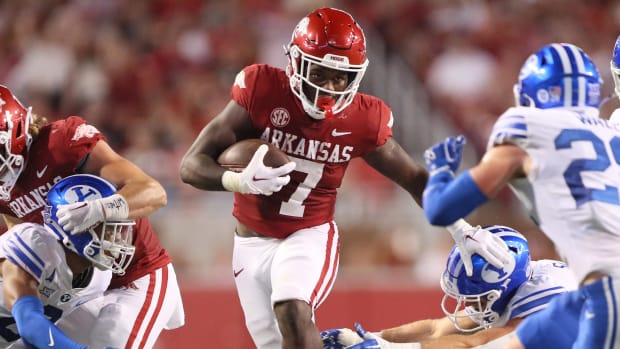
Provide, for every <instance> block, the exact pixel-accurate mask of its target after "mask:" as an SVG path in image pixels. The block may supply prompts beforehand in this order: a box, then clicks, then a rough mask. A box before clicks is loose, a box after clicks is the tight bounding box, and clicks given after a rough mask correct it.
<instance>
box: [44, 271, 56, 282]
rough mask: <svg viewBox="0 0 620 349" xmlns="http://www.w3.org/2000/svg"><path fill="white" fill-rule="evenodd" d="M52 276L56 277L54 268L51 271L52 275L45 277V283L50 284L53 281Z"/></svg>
mask: <svg viewBox="0 0 620 349" xmlns="http://www.w3.org/2000/svg"><path fill="white" fill-rule="evenodd" d="M54 275H56V268H54V270H53V271H52V273H51V274H50V276H48V277H46V278H45V280H46V281H47V282H52V281H53V280H54Z"/></svg>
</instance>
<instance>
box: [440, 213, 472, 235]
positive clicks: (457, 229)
mask: <svg viewBox="0 0 620 349" xmlns="http://www.w3.org/2000/svg"><path fill="white" fill-rule="evenodd" d="M472 228H473V227H472V226H471V224H469V223H467V221H466V220H464V219H463V218H459V219H458V220H457V221H456V222H454V223H452V224H450V225H448V226H447V227H446V229H448V231H449V232H450V235H452V238H455V237H454V235H456V234H457V233H462V232H463V231H465V230H470V229H472Z"/></svg>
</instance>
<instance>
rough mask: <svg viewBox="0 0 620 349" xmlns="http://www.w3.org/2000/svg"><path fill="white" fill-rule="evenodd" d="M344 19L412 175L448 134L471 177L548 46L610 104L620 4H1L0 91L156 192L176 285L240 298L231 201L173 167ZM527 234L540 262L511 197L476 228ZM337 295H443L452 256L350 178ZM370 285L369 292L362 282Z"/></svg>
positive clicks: (434, 232) (390, 194)
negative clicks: (330, 20)
mask: <svg viewBox="0 0 620 349" xmlns="http://www.w3.org/2000/svg"><path fill="white" fill-rule="evenodd" d="M322 6H333V7H338V8H341V9H344V10H347V11H349V12H350V13H351V14H352V15H353V16H354V17H355V18H356V19H357V20H358V21H359V22H360V23H361V25H362V27H363V28H364V30H365V33H366V36H367V45H368V56H369V59H370V66H369V68H368V72H367V75H366V77H365V80H364V82H363V85H362V88H361V91H362V92H366V93H370V94H374V95H376V96H379V97H381V98H383V99H384V100H385V101H386V102H388V104H390V105H391V106H392V108H393V110H394V115H395V118H396V122H395V138H396V139H397V140H398V141H399V142H400V143H401V144H402V145H403V146H404V148H405V149H406V150H407V151H408V152H409V153H410V154H411V155H412V156H413V157H414V158H415V159H416V160H418V161H423V160H422V153H423V151H424V149H426V147H428V146H430V145H431V144H433V143H434V142H436V141H439V140H441V139H443V138H444V137H445V136H448V135H452V134H458V133H463V134H465V135H466V136H467V138H468V145H467V150H466V159H465V163H464V164H463V167H468V166H470V165H472V164H474V163H475V162H477V160H478V159H479V157H480V155H481V154H482V152H483V150H484V148H485V146H486V139H487V137H488V134H489V132H490V128H491V127H492V125H493V123H494V121H495V119H496V118H497V117H498V116H499V114H501V112H502V111H503V110H505V109H506V108H507V107H509V106H511V105H513V103H514V101H513V94H512V86H513V84H514V83H515V81H516V79H517V75H518V72H519V68H520V66H521V65H522V63H523V62H524V60H525V59H526V57H527V55H528V54H530V53H531V52H533V51H536V50H537V49H538V48H540V47H541V46H542V45H544V44H547V43H550V42H570V43H574V44H576V45H578V46H580V47H582V48H583V49H584V50H585V51H586V52H587V53H588V54H589V55H590V56H591V57H592V58H593V59H594V61H595V62H596V63H597V64H598V67H599V69H600V71H601V73H602V76H603V77H604V80H605V88H604V91H603V92H604V94H605V95H608V94H610V93H611V91H612V87H611V86H612V80H611V77H610V74H609V60H610V57H611V53H612V48H613V44H614V42H615V39H616V37H617V36H618V34H619V33H620V2H618V1H611V0H609V1H605V0H589V1H579V0H506V1H493V0H488V1H484V0H461V1H457V0H381V1H377V0H356V1H313V0H280V1H276V0H207V1H200V0H152V1H148V0H20V1H13V0H3V1H0V82H1V83H2V84H6V85H7V86H9V87H10V88H11V89H12V90H13V91H14V92H15V93H16V95H17V96H18V98H20V99H21V101H22V102H23V103H24V104H25V105H27V106H32V107H33V110H34V112H35V113H37V114H41V115H44V116H46V117H47V118H48V119H50V120H55V119H58V118H64V117H66V116H69V115H79V116H82V117H84V118H85V119H86V120H88V121H89V122H90V123H92V124H94V125H95V126H97V127H98V128H99V129H100V130H101V131H102V132H103V133H104V134H105V135H106V136H107V139H108V141H109V142H110V144H111V145H112V146H113V147H114V148H115V149H116V150H118V151H119V152H120V153H121V154H123V155H124V156H126V157H127V158H129V159H130V160H132V161H134V162H136V163H137V164H138V165H139V166H141V167H142V168H143V169H144V170H145V171H146V172H147V173H149V174H150V175H152V176H154V177H155V178H157V179H158V180H160V181H161V182H162V184H163V185H164V186H165V188H166V189H167V191H168V196H169V204H168V206H167V207H165V208H164V209H162V210H161V211H160V212H158V213H157V214H155V215H154V216H153V222H154V224H155V225H156V230H157V232H158V234H159V237H160V239H161V240H162V243H163V244H164V246H165V247H166V248H167V249H168V250H169V252H170V253H171V254H172V256H173V258H174V261H175V266H176V268H177V273H178V275H179V277H180V279H181V283H182V285H184V286H186V287H190V286H188V285H197V286H200V285H209V286H213V285H219V284H222V285H231V284H232V276H231V272H230V259H231V257H230V256H231V252H232V233H233V227H234V223H233V222H234V220H233V217H232V216H231V215H230V211H231V207H232V206H231V205H232V195H231V194H230V193H216V192H202V191H198V190H195V189H192V188H190V187H189V186H186V185H184V184H182V183H181V181H180V179H179V176H178V166H179V162H180V159H181V157H182V155H183V154H184V153H185V151H186V150H187V148H188V147H189V145H190V144H191V142H192V141H193V139H194V138H195V136H196V135H197V134H198V132H199V131H200V130H201V128H202V127H203V126H204V125H205V124H206V123H207V122H209V120H210V119H211V118H213V117H214V116H215V115H216V114H217V113H218V112H219V111H220V109H221V108H222V107H223V106H224V105H225V104H226V103H227V101H228V100H229V98H230V86H231V84H232V83H233V80H234V76H235V74H236V73H237V72H238V71H239V70H240V69H242V68H243V67H244V66H246V65H249V64H252V63H269V64H272V65H275V66H278V67H284V66H285V64H286V63H287V59H286V57H285V55H284V50H283V45H286V44H287V43H288V41H289V40H290V35H291V33H292V30H293V28H294V26H295V24H296V23H297V21H298V20H299V19H300V18H302V17H303V16H304V15H306V14H307V13H308V12H310V11H311V10H312V9H314V8H317V7H322ZM468 218H469V220H470V222H472V223H474V224H506V225H511V226H514V227H516V228H517V229H519V230H521V231H522V232H523V233H524V234H525V235H526V236H527V237H528V238H529V239H530V243H531V244H532V249H533V256H534V258H543V257H551V256H553V248H552V246H551V245H550V244H549V243H548V242H547V241H546V240H545V239H544V238H543V237H542V236H541V234H540V232H539V231H538V230H537V229H536V227H534V226H533V224H532V223H531V222H530V221H529V219H528V218H527V217H526V216H525V215H524V213H523V212H522V210H521V209H520V206H519V203H518V202H516V201H515V199H514V197H513V196H512V194H511V193H510V192H503V193H502V194H501V195H500V197H498V198H497V199H495V200H493V201H492V202H490V203H488V204H486V205H485V206H484V207H483V208H482V209H481V210H480V211H478V212H476V213H475V214H473V215H472V216H471V217H468ZM337 222H338V223H339V226H340V230H341V236H342V245H341V279H340V280H339V281H337V282H336V287H339V285H342V283H345V282H350V283H355V282H357V281H359V283H361V284H365V285H367V284H372V283H374V284H381V278H389V280H390V282H391V284H394V283H398V282H403V283H413V284H415V285H420V286H429V287H436V286H437V284H438V279H439V275H440V273H441V271H442V269H443V266H444V263H445V257H446V255H447V253H448V251H449V249H450V247H451V246H452V240H451V239H450V237H449V234H448V233H447V232H446V231H444V230H443V229H439V228H435V227H431V226H430V225H428V223H426V221H425V220H424V216H423V213H422V211H421V209H420V208H419V207H417V206H416V204H415V203H414V201H413V200H412V199H411V198H410V197H409V196H408V194H406V193H405V192H404V190H402V189H400V188H398V187H396V186H395V185H393V184H391V183H390V182H389V181H386V180H385V179H383V178H382V177H381V176H380V175H378V174H376V173H375V172H374V171H372V170H370V169H369V168H368V167H367V166H366V165H365V164H364V163H362V162H359V161H356V162H354V163H353V164H352V165H351V168H350V171H349V173H348V175H347V178H346V179H345V183H344V185H343V187H342V188H341V190H340V194H339V202H338V208H337ZM368 275H373V278H372V279H369V278H368V277H367V276H368Z"/></svg>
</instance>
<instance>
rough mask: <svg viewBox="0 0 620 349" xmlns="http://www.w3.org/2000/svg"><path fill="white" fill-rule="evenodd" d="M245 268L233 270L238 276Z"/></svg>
mask: <svg viewBox="0 0 620 349" xmlns="http://www.w3.org/2000/svg"><path fill="white" fill-rule="evenodd" d="M243 270H245V268H241V269H239V270H238V271H235V270H233V275H234V276H235V277H237V276H239V274H241V272H242V271H243Z"/></svg>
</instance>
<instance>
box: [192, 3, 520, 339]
mask: <svg viewBox="0 0 620 349" xmlns="http://www.w3.org/2000/svg"><path fill="white" fill-rule="evenodd" d="M287 56H288V66H287V67H286V71H285V70H282V69H279V68H275V67H272V66H268V65H262V64H255V65H251V66H248V67H246V68H244V69H243V70H242V71H241V72H239V73H238V74H237V77H236V78H235V81H234V85H233V86H232V100H231V101H230V102H229V103H228V105H227V106H226V107H225V108H224V110H223V111H222V112H221V113H220V114H219V115H217V116H216V117H215V118H214V119H213V120H212V121H211V122H210V123H209V124H207V125H206V126H205V128H204V129H203V130H202V132H201V133H200V135H199V136H198V138H197V139H196V140H195V142H194V144H193V145H192V146H191V147H190V149H189V150H188V152H187V154H186V155H185V157H184V159H183V161H182V164H181V169H180V171H181V178H182V179H183V181H184V182H186V183H188V184H191V185H192V186H194V187H196V188H198V189H202V190H228V191H232V192H235V201H234V208H233V215H234V216H235V218H236V219H237V226H236V233H235V238H234V251H233V261H232V264H233V271H234V276H235V283H236V287H237V292H238V295H239V299H240V301H241V305H242V307H243V311H244V315H245V322H246V326H247V328H248V330H249V332H250V335H251V336H252V339H253V341H254V343H255V345H256V346H257V347H258V348H260V349H280V348H284V349H293V348H295V349H299V348H312V349H318V348H322V347H323V345H322V341H321V336H320V334H319V331H318V329H317V328H316V326H315V323H314V311H315V309H317V308H318V307H319V306H320V305H321V303H322V302H323V301H325V299H326V298H327V296H328V294H329V293H330V291H331V288H332V286H333V284H334V281H335V279H336V273H337V270H338V257H339V241H340V238H339V235H338V227H337V225H336V223H335V222H334V209H335V202H336V194H337V190H338V188H339V187H340V184H341V182H342V178H343V177H344V174H345V171H346V168H347V165H348V164H349V161H351V160H352V159H353V158H355V157H361V158H363V159H364V160H365V161H366V162H367V163H368V164H369V165H370V166H372V167H373V168H375V169H376V170H377V171H379V172H380V173H382V174H383V175H385V176H386V177H388V178H390V179H391V180H393V181H394V182H396V183H398V184H399V185H400V186H401V187H403V188H404V189H405V190H407V191H408V192H409V193H410V194H411V195H412V197H413V198H414V200H415V201H416V202H417V203H418V204H420V203H421V199H422V191H423V188H424V185H425V184H426V181H427V178H428V174H427V172H426V170H425V169H424V167H422V166H420V165H419V164H417V163H416V162H415V161H414V160H412V159H411V158H410V157H409V156H408V154H407V153H406V152H405V151H404V150H403V149H402V148H401V146H400V145H399V144H398V143H397V142H396V141H395V140H394V139H393V138H392V125H393V123H394V119H393V116H392V111H391V110H390V108H389V107H388V106H387V105H386V104H385V103H384V102H383V101H382V100H380V99H379V98H377V97H373V96H370V95H367V94H362V93H357V90H358V87H359V84H360V82H361V80H362V77H363V76H364V73H365V71H366V68H367V67H368V59H367V58H366V40H365V38H364V33H363V31H362V29H361V28H360V26H359V25H358V23H357V22H356V21H355V20H354V19H353V18H352V17H351V15H349V14H348V13H346V12H344V11H341V10H338V9H334V8H321V9H317V10H315V11H313V12H311V13H310V14H308V15H307V16H306V17H304V18H303V19H302V20H301V21H300V22H299V24H298V25H297V26H296V28H295V30H294V32H293V35H292V39H291V41H290V43H289V44H288V50H287ZM248 138H260V139H262V140H265V141H268V142H270V143H272V144H273V145H276V146H277V147H278V148H280V149H281V150H283V151H284V152H285V153H286V154H287V155H288V156H289V158H290V159H291V160H292V161H291V162H290V163H288V164H285V165H283V166H280V167H277V168H269V167H266V166H265V165H264V164H263V157H264V156H265V153H266V151H267V146H261V147H259V148H258V150H257V151H256V153H255V154H254V158H253V160H252V161H251V162H250V165H249V166H247V167H246V168H245V170H243V171H242V172H240V173H235V172H232V171H227V170H226V169H225V168H223V167H221V166H220V165H218V163H217V162H216V159H217V158H218V156H219V154H220V153H221V152H222V151H223V150H224V149H226V148H227V147H229V146H230V145H231V144H233V143H236V142H239V141H241V140H243V139H248ZM469 228H471V227H469ZM478 232H479V230H476V229H469V230H460V231H459V232H458V233H455V236H457V237H458V238H459V239H460V238H461V237H463V236H465V235H467V234H479V235H480V236H479V238H477V239H476V242H475V243H471V245H470V246H469V247H470V250H476V249H478V250H480V251H481V253H485V255H488V256H490V258H492V255H493V254H496V255H498V256H499V259H498V258H496V259H495V261H496V263H497V264H498V265H500V266H501V265H502V263H503V262H504V261H505V260H508V258H509V255H508V252H507V250H506V246H505V244H503V243H501V239H500V242H498V241H497V240H494V239H493V236H492V235H485V233H484V232H482V233H478ZM484 236H486V237H488V239H484ZM477 237H478V235H477ZM468 240H470V241H471V239H468ZM461 241H463V242H464V241H465V239H464V238H463V239H462V240H461Z"/></svg>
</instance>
